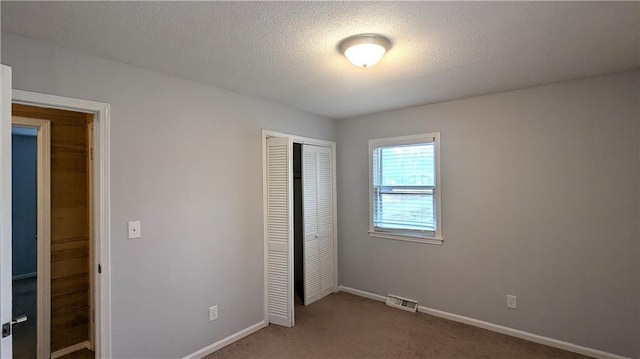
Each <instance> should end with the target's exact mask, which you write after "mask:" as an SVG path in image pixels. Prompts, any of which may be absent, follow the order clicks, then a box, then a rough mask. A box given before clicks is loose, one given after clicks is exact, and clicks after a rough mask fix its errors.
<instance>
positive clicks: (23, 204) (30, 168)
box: [11, 135, 38, 277]
mask: <svg viewBox="0 0 640 359" xmlns="http://www.w3.org/2000/svg"><path fill="white" fill-rule="evenodd" d="M11 147H12V148H11V157H12V158H11V167H12V168H11V177H12V180H11V182H12V186H11V202H12V209H11V212H12V217H11V222H12V225H11V228H12V233H11V237H12V247H11V251H12V253H13V262H12V267H13V268H12V271H13V273H12V274H13V276H14V277H15V276H17V275H23V274H30V273H35V272H36V270H37V265H38V252H37V245H38V242H37V240H36V238H35V235H36V234H37V233H38V208H37V204H38V196H37V190H38V173H37V161H38V157H37V156H38V138H37V137H36V136H22V135H12V136H11Z"/></svg>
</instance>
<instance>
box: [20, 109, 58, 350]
mask: <svg viewBox="0 0 640 359" xmlns="http://www.w3.org/2000/svg"><path fill="white" fill-rule="evenodd" d="M11 124H12V126H16V127H25V128H35V129H37V130H38V135H37V146H38V147H37V170H36V173H37V183H38V185H37V188H38V190H37V213H38V214H37V217H38V218H37V223H38V224H37V231H36V233H37V236H38V242H37V246H38V247H37V248H38V249H37V251H38V252H37V257H38V260H37V263H38V265H37V268H38V269H37V272H36V273H37V284H36V285H37V293H38V295H37V300H36V302H37V304H36V307H37V309H36V313H37V315H36V318H37V324H36V327H37V335H36V336H37V351H36V352H37V353H38V358H49V356H50V352H51V316H50V315H49V313H51V121H47V120H40V119H35V118H27V117H18V116H12V117H11ZM20 314H22V313H16V315H20Z"/></svg>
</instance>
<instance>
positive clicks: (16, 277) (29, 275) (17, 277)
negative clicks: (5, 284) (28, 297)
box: [11, 272, 38, 280]
mask: <svg viewBox="0 0 640 359" xmlns="http://www.w3.org/2000/svg"><path fill="white" fill-rule="evenodd" d="M37 276H38V273H36V272H31V273H25V274H18V275H14V276H13V277H12V278H11V280H21V279H28V278H35V277H37Z"/></svg>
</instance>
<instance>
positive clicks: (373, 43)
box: [339, 34, 391, 67]
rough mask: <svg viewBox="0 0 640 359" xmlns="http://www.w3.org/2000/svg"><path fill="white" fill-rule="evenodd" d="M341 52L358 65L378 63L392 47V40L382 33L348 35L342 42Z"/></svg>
mask: <svg viewBox="0 0 640 359" xmlns="http://www.w3.org/2000/svg"><path fill="white" fill-rule="evenodd" d="M339 47H340V52H342V53H343V54H344V56H345V57H346V58H347V60H349V62H351V63H352V64H354V65H356V66H358V67H371V66H373V65H375V64H377V63H378V62H379V61H380V60H381V59H382V56H384V53H385V52H387V50H389V49H390V48H391V41H389V39H387V38H386V37H384V36H382V35H377V34H360V35H354V36H350V37H347V38H346V39H344V40H342V41H341V42H340V45H339Z"/></svg>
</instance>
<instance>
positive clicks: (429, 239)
mask: <svg viewBox="0 0 640 359" xmlns="http://www.w3.org/2000/svg"><path fill="white" fill-rule="evenodd" d="M418 143H434V144H435V161H436V173H435V180H436V186H435V190H434V196H435V206H436V209H435V212H436V231H435V234H426V233H425V234H419V233H415V232H414V233H408V232H406V231H402V230H397V231H394V230H388V231H381V230H376V229H375V226H374V223H373V215H374V204H375V190H374V187H373V151H374V150H375V149H376V148H378V147H387V146H399V145H411V144H418ZM441 174H442V173H441V171H440V132H430V133H423V134H419V135H411V136H400V137H388V138H378V139H372V140H369V236H371V237H376V238H385V239H394V240H401V241H409V242H417V243H429V244H442V242H443V240H444V238H443V236H442V204H441V193H442V181H441V180H440V178H441Z"/></svg>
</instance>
